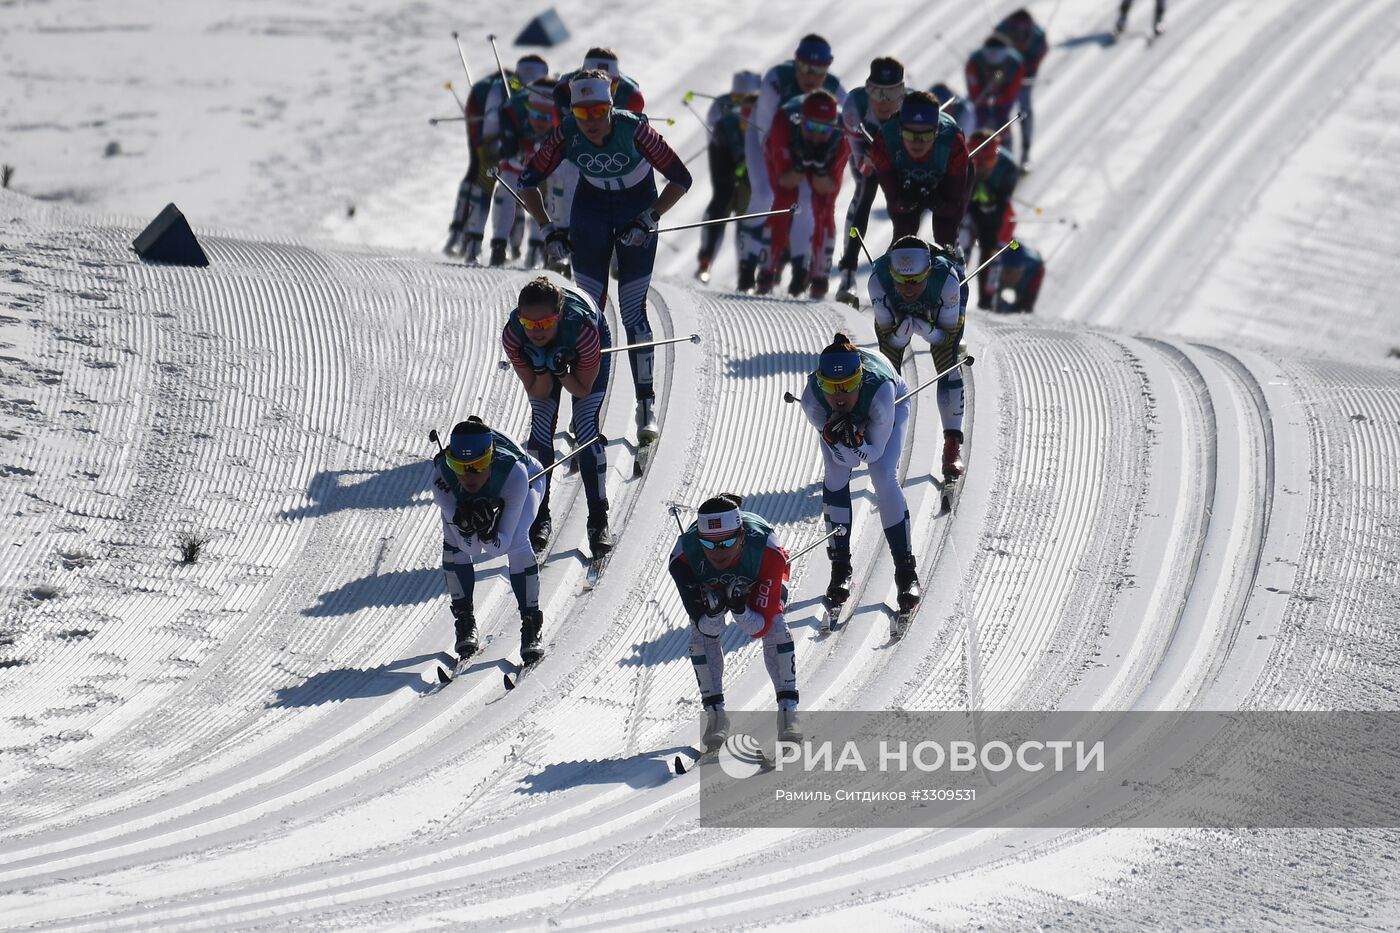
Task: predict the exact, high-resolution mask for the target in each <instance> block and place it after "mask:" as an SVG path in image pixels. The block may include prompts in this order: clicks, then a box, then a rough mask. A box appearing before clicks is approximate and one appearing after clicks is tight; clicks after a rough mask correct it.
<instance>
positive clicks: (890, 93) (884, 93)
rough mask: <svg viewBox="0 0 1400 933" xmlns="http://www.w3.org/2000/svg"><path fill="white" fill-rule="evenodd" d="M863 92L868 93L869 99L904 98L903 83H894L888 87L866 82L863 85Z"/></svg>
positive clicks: (891, 99)
mask: <svg viewBox="0 0 1400 933" xmlns="http://www.w3.org/2000/svg"><path fill="white" fill-rule="evenodd" d="M865 93H867V94H869V95H870V99H871V100H883V101H893V100H903V99H904V85H902V84H896V85H893V86H890V87H880V86H878V85H874V84H867V85H866V86H865Z"/></svg>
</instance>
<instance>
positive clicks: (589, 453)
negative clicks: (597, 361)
mask: <svg viewBox="0 0 1400 933" xmlns="http://www.w3.org/2000/svg"><path fill="white" fill-rule="evenodd" d="M601 324H602V327H601V332H600V333H599V335H598V336H599V338H600V339H601V342H602V345H603V347H604V348H607V347H611V346H612V333H611V331H610V330H609V329H608V322H607V319H606V318H604V319H602V320H601ZM612 358H613V354H611V353H604V354H603V359H602V364H601V365H600V366H599V367H598V376H597V378H596V379H594V380H593V390H592V391H591V392H590V393H589V394H588V395H586V396H584V397H583V398H576V399H574V410H573V419H572V421H571V422H570V426H571V430H572V431H573V434H574V439H575V441H576V442H577V443H579V444H583V443H586V442H587V441H589V440H590V439H592V438H594V437H597V436H598V435H599V434H600V433H601V426H602V425H601V422H600V421H599V419H598V415H599V413H600V412H601V411H602V408H603V397H604V395H605V394H606V392H607V388H608V375H609V374H610V373H611V372H612ZM578 463H579V478H580V479H582V480H583V494H584V497H585V498H586V499H587V500H588V550H589V554H590V555H592V556H593V557H595V558H597V557H601V556H602V555H603V554H605V553H607V552H608V551H610V550H612V546H613V540H612V532H611V531H609V529H608V486H607V473H608V457H607V448H606V447H604V446H603V444H602V443H601V442H600V443H597V444H589V445H588V447H586V448H585V449H584V451H583V452H582V453H580V454H579V455H578Z"/></svg>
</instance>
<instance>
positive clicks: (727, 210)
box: [695, 71, 761, 282]
mask: <svg viewBox="0 0 1400 933" xmlns="http://www.w3.org/2000/svg"><path fill="white" fill-rule="evenodd" d="M760 80H761V79H760V77H759V75H758V74H757V72H753V71H738V72H735V73H734V81H733V84H732V85H731V88H730V92H729V93H728V94H724V95H720V96H719V97H716V98H715V100H714V103H712V104H711V105H710V109H709V112H708V113H707V114H706V122H707V124H708V126H709V127H710V145H709V149H708V155H709V161H710V190H711V192H712V194H711V196H710V203H709V205H707V206H706V208H705V219H706V220H716V219H718V218H721V217H729V216H730V215H732V214H737V213H739V212H740V211H742V210H743V207H744V205H745V204H747V203H748V201H749V174H748V166H747V164H746V163H745V157H744V134H745V133H746V132H748V123H749V118H750V117H751V116H753V108H754V104H755V103H756V102H757V101H758V86H759V81H760ZM727 226H728V224H711V225H710V226H708V227H704V228H702V230H701V233H700V256H699V266H698V267H697V268H696V271H695V277H696V278H697V279H699V280H700V281H702V282H708V281H710V264H711V263H713V262H714V258H715V253H717V252H718V251H719V245H720V243H722V242H723V241H724V228H725V227H727Z"/></svg>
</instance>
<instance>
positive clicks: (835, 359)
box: [817, 350, 860, 381]
mask: <svg viewBox="0 0 1400 933" xmlns="http://www.w3.org/2000/svg"><path fill="white" fill-rule="evenodd" d="M859 369H860V352H859V351H857V350H833V351H831V352H828V353H823V354H822V355H821V359H820V360H819V361H818V363H817V372H818V373H819V374H820V375H821V376H822V377H823V378H825V379H830V380H832V381H839V380H842V379H849V378H850V377H851V376H853V375H855V374H856V371H857V370H859Z"/></svg>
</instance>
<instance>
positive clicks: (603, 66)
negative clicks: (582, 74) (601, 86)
mask: <svg viewBox="0 0 1400 933" xmlns="http://www.w3.org/2000/svg"><path fill="white" fill-rule="evenodd" d="M594 68H597V69H598V70H599V71H606V72H607V73H608V77H610V78H620V77H622V69H621V68H619V67H617V59H615V58H585V59H584V60H583V70H584V71H589V70H591V69H594Z"/></svg>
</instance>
